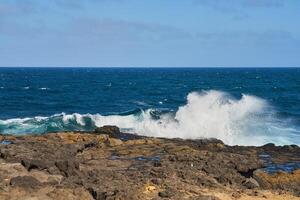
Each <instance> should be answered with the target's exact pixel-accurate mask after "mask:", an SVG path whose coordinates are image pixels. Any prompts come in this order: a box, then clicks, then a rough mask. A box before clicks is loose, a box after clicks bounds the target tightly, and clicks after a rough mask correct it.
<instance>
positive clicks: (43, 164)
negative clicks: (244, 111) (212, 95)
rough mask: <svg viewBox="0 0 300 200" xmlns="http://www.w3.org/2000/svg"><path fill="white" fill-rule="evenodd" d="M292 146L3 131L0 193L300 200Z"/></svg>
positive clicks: (113, 130) (105, 132)
mask: <svg viewBox="0 0 300 200" xmlns="http://www.w3.org/2000/svg"><path fill="white" fill-rule="evenodd" d="M299 155H300V148H299V147H298V146H297V145H285V146H275V145H273V144H266V145H264V146H260V147H254V146H228V145H225V144H224V143H223V142H222V141H221V140H217V139H199V140H183V139H166V138H152V137H145V136H138V135H133V134H127V133H121V132H120V131H119V129H118V128H117V127H114V126H105V127H101V128H97V129H96V130H95V131H94V132H59V133H48V134H43V135H25V136H24V135H23V136H12V135H0V199H20V198H24V199H26V198H36V199H58V200H59V199H96V200H98V199H216V200H218V199H225V200H226V199H242V200H243V199H245V200H247V199H275V200H276V199H300V170H299V169H300V158H299Z"/></svg>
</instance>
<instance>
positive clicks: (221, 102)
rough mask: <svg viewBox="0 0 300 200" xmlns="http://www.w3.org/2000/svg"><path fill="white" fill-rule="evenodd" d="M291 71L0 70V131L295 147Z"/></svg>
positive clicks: (295, 94) (298, 81) (299, 134)
mask: <svg viewBox="0 0 300 200" xmlns="http://www.w3.org/2000/svg"><path fill="white" fill-rule="evenodd" d="M299 102H300V69H299V68H0V132H1V133H5V134H31V133H34V134H42V133H46V132H52V131H61V130H93V129H94V128H95V127H97V126H102V125H107V124H111V125H118V126H119V127H120V128H122V129H123V130H125V131H128V132H134V133H137V134H143V135H149V136H159V137H180V138H192V139H196V138H207V137H215V138H219V139H222V140H223V141H224V142H225V143H228V144H243V145H261V144H265V143H268V142H273V143H276V144H292V143H294V144H300V103H299Z"/></svg>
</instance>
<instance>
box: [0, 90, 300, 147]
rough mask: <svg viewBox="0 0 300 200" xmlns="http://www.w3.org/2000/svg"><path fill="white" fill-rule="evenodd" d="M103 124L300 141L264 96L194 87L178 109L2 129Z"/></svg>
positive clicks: (148, 131) (191, 135)
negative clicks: (201, 90) (173, 111)
mask: <svg viewBox="0 0 300 200" xmlns="http://www.w3.org/2000/svg"><path fill="white" fill-rule="evenodd" d="M103 125H116V126H118V127H120V128H121V129H123V130H124V131H127V132H131V133H136V134H140V135H146V136H154V137H166V138H183V139H199V138H218V139H221V140H222V141H224V142H225V143H226V144H230V145H254V146H257V145H263V144H265V143H269V142H273V143H275V144H277V145H284V144H300V142H299V141H298V140H296V139H295V138H296V137H297V135H299V134H296V133H295V132H299V129H298V128H297V127H295V126H293V124H291V123H289V122H287V121H282V120H280V119H278V118H276V112H275V110H274V109H273V108H272V107H271V106H270V105H269V104H268V102H266V101H265V100H263V99H261V98H258V97H255V96H251V95H245V94H244V95H242V97H241V98H240V99H236V98H233V97H232V96H230V95H229V94H228V93H225V92H221V91H215V90H209V91H203V92H200V93H198V92H192V93H190V94H189V95H188V96H187V103H186V104H185V105H184V106H181V107H179V108H178V110H177V111H176V112H175V113H172V112H168V113H163V114H157V112H156V110H155V109H148V110H145V111H143V110H141V111H140V112H133V113H129V114H128V115H109V116H103V115H100V114H94V115H92V114H78V113H74V114H65V113H61V114H56V115H52V116H50V117H34V118H23V119H8V120H0V132H1V133H6V134H24V133H35V134H40V133H45V132H52V131H65V130H66V131H68V130H81V131H90V130H93V129H95V128H96V127H100V126H103Z"/></svg>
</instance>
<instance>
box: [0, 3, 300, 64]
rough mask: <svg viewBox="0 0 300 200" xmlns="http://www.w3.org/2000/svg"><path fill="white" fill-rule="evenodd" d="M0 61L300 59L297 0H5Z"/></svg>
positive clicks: (281, 61) (1, 11) (241, 61)
mask: <svg viewBox="0 0 300 200" xmlns="http://www.w3.org/2000/svg"><path fill="white" fill-rule="evenodd" d="M0 66H4V67H5V66H33V67H39V66H41V67H42V66H55V67H63V66H66V67H77V66H80V67H300V1H299V0H0Z"/></svg>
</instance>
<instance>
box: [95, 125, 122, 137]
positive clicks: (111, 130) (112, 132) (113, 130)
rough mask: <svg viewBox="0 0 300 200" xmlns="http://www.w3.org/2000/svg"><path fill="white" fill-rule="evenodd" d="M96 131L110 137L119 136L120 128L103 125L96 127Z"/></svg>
mask: <svg viewBox="0 0 300 200" xmlns="http://www.w3.org/2000/svg"><path fill="white" fill-rule="evenodd" d="M95 133H97V134H106V135H109V137H113V138H119V135H120V129H119V128H118V127H117V126H102V127H100V128H96V130H95Z"/></svg>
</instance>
